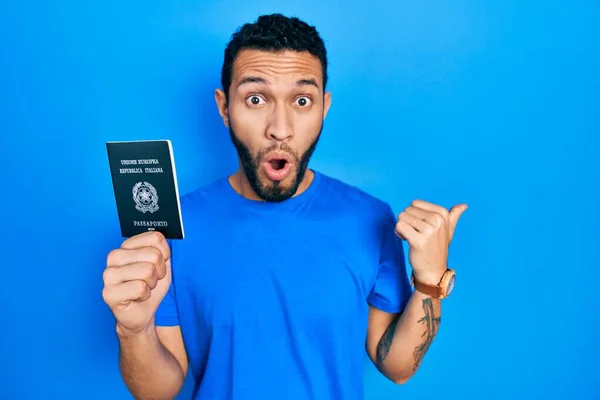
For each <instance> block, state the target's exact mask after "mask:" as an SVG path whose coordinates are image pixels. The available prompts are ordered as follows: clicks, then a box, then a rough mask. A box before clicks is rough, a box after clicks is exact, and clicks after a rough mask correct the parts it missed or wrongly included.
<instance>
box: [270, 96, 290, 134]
mask: <svg viewBox="0 0 600 400" xmlns="http://www.w3.org/2000/svg"><path fill="white" fill-rule="evenodd" d="M291 113H292V111H291V110H289V109H288V108H287V107H286V105H285V104H281V103H280V104H277V105H276V106H275V108H274V109H273V114H272V115H271V120H270V123H269V124H268V126H267V130H266V135H267V139H269V140H276V141H285V140H289V139H291V138H292V136H294V129H293V123H292V115H291Z"/></svg>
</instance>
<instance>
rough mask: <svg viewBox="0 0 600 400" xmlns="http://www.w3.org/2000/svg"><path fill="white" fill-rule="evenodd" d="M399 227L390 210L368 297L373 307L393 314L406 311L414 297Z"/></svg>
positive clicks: (384, 224) (382, 231)
mask: <svg viewBox="0 0 600 400" xmlns="http://www.w3.org/2000/svg"><path fill="white" fill-rule="evenodd" d="M395 226H396V218H395V216H394V213H393V211H392V210H391V208H388V210H387V213H386V216H385V219H384V222H383V224H382V228H381V245H380V247H379V267H378V271H377V276H376V278H375V283H374V285H373V287H372V289H371V292H370V293H369V296H368V298H367V301H368V303H369V304H370V305H372V306H373V307H375V308H378V309H380V310H382V311H385V312H389V313H398V312H401V311H403V310H404V308H405V307H406V304H407V303H408V300H409V298H410V295H411V294H412V289H411V285H410V282H409V279H408V272H407V270H406V259H405V252H404V247H403V243H402V240H401V239H400V238H398V236H396V233H395V231H394V230H395Z"/></svg>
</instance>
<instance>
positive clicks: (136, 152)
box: [106, 140, 185, 239]
mask: <svg viewBox="0 0 600 400" xmlns="http://www.w3.org/2000/svg"><path fill="white" fill-rule="evenodd" d="M106 149H107V153H108V161H109V164H110V173H111V176H112V183H113V189H114V194H115V200H116V205H117V212H118V215H119V223H120V225H121V234H122V236H123V237H131V236H135V235H137V234H140V233H142V232H147V231H158V232H161V233H162V234H163V235H164V236H165V237H166V238H167V239H183V238H184V237H185V234H184V229H183V220H182V215H181V203H180V201H179V188H178V186H177V172H176V170H175V158H174V156H173V146H172V144H171V141H170V140H144V141H142V140H140V141H126V142H125V141H121V142H107V143H106Z"/></svg>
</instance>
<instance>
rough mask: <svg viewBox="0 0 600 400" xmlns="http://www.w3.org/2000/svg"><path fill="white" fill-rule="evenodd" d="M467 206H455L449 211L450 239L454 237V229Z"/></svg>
mask: <svg viewBox="0 0 600 400" xmlns="http://www.w3.org/2000/svg"><path fill="white" fill-rule="evenodd" d="M467 208H469V206H467V205H466V204H457V205H455V206H454V207H452V208H451V209H450V212H449V216H448V218H449V219H450V238H452V236H453V235H454V229H455V228H456V224H457V223H458V219H459V218H460V216H461V215H462V213H464V212H465V211H466V210H467Z"/></svg>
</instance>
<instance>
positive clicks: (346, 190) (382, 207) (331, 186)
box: [319, 172, 394, 219]
mask: <svg viewBox="0 0 600 400" xmlns="http://www.w3.org/2000/svg"><path fill="white" fill-rule="evenodd" d="M319 173H320V172H319ZM320 175H321V180H322V187H323V190H324V195H325V196H327V197H328V198H329V199H331V200H333V201H334V202H335V203H336V205H337V206H339V207H342V208H350V209H351V210H353V211H356V212H358V213H359V214H361V215H368V216H369V217H370V218H376V219H389V218H390V217H391V218H393V217H394V214H393V211H392V207H391V206H390V204H389V203H388V202H386V201H385V200H383V199H381V198H379V197H376V196H375V195H373V194H371V193H369V192H367V191H366V190H364V189H362V188H360V187H358V186H356V185H353V184H351V183H348V182H344V181H342V180H341V179H339V178H335V177H332V176H329V175H326V174H323V173H320Z"/></svg>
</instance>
